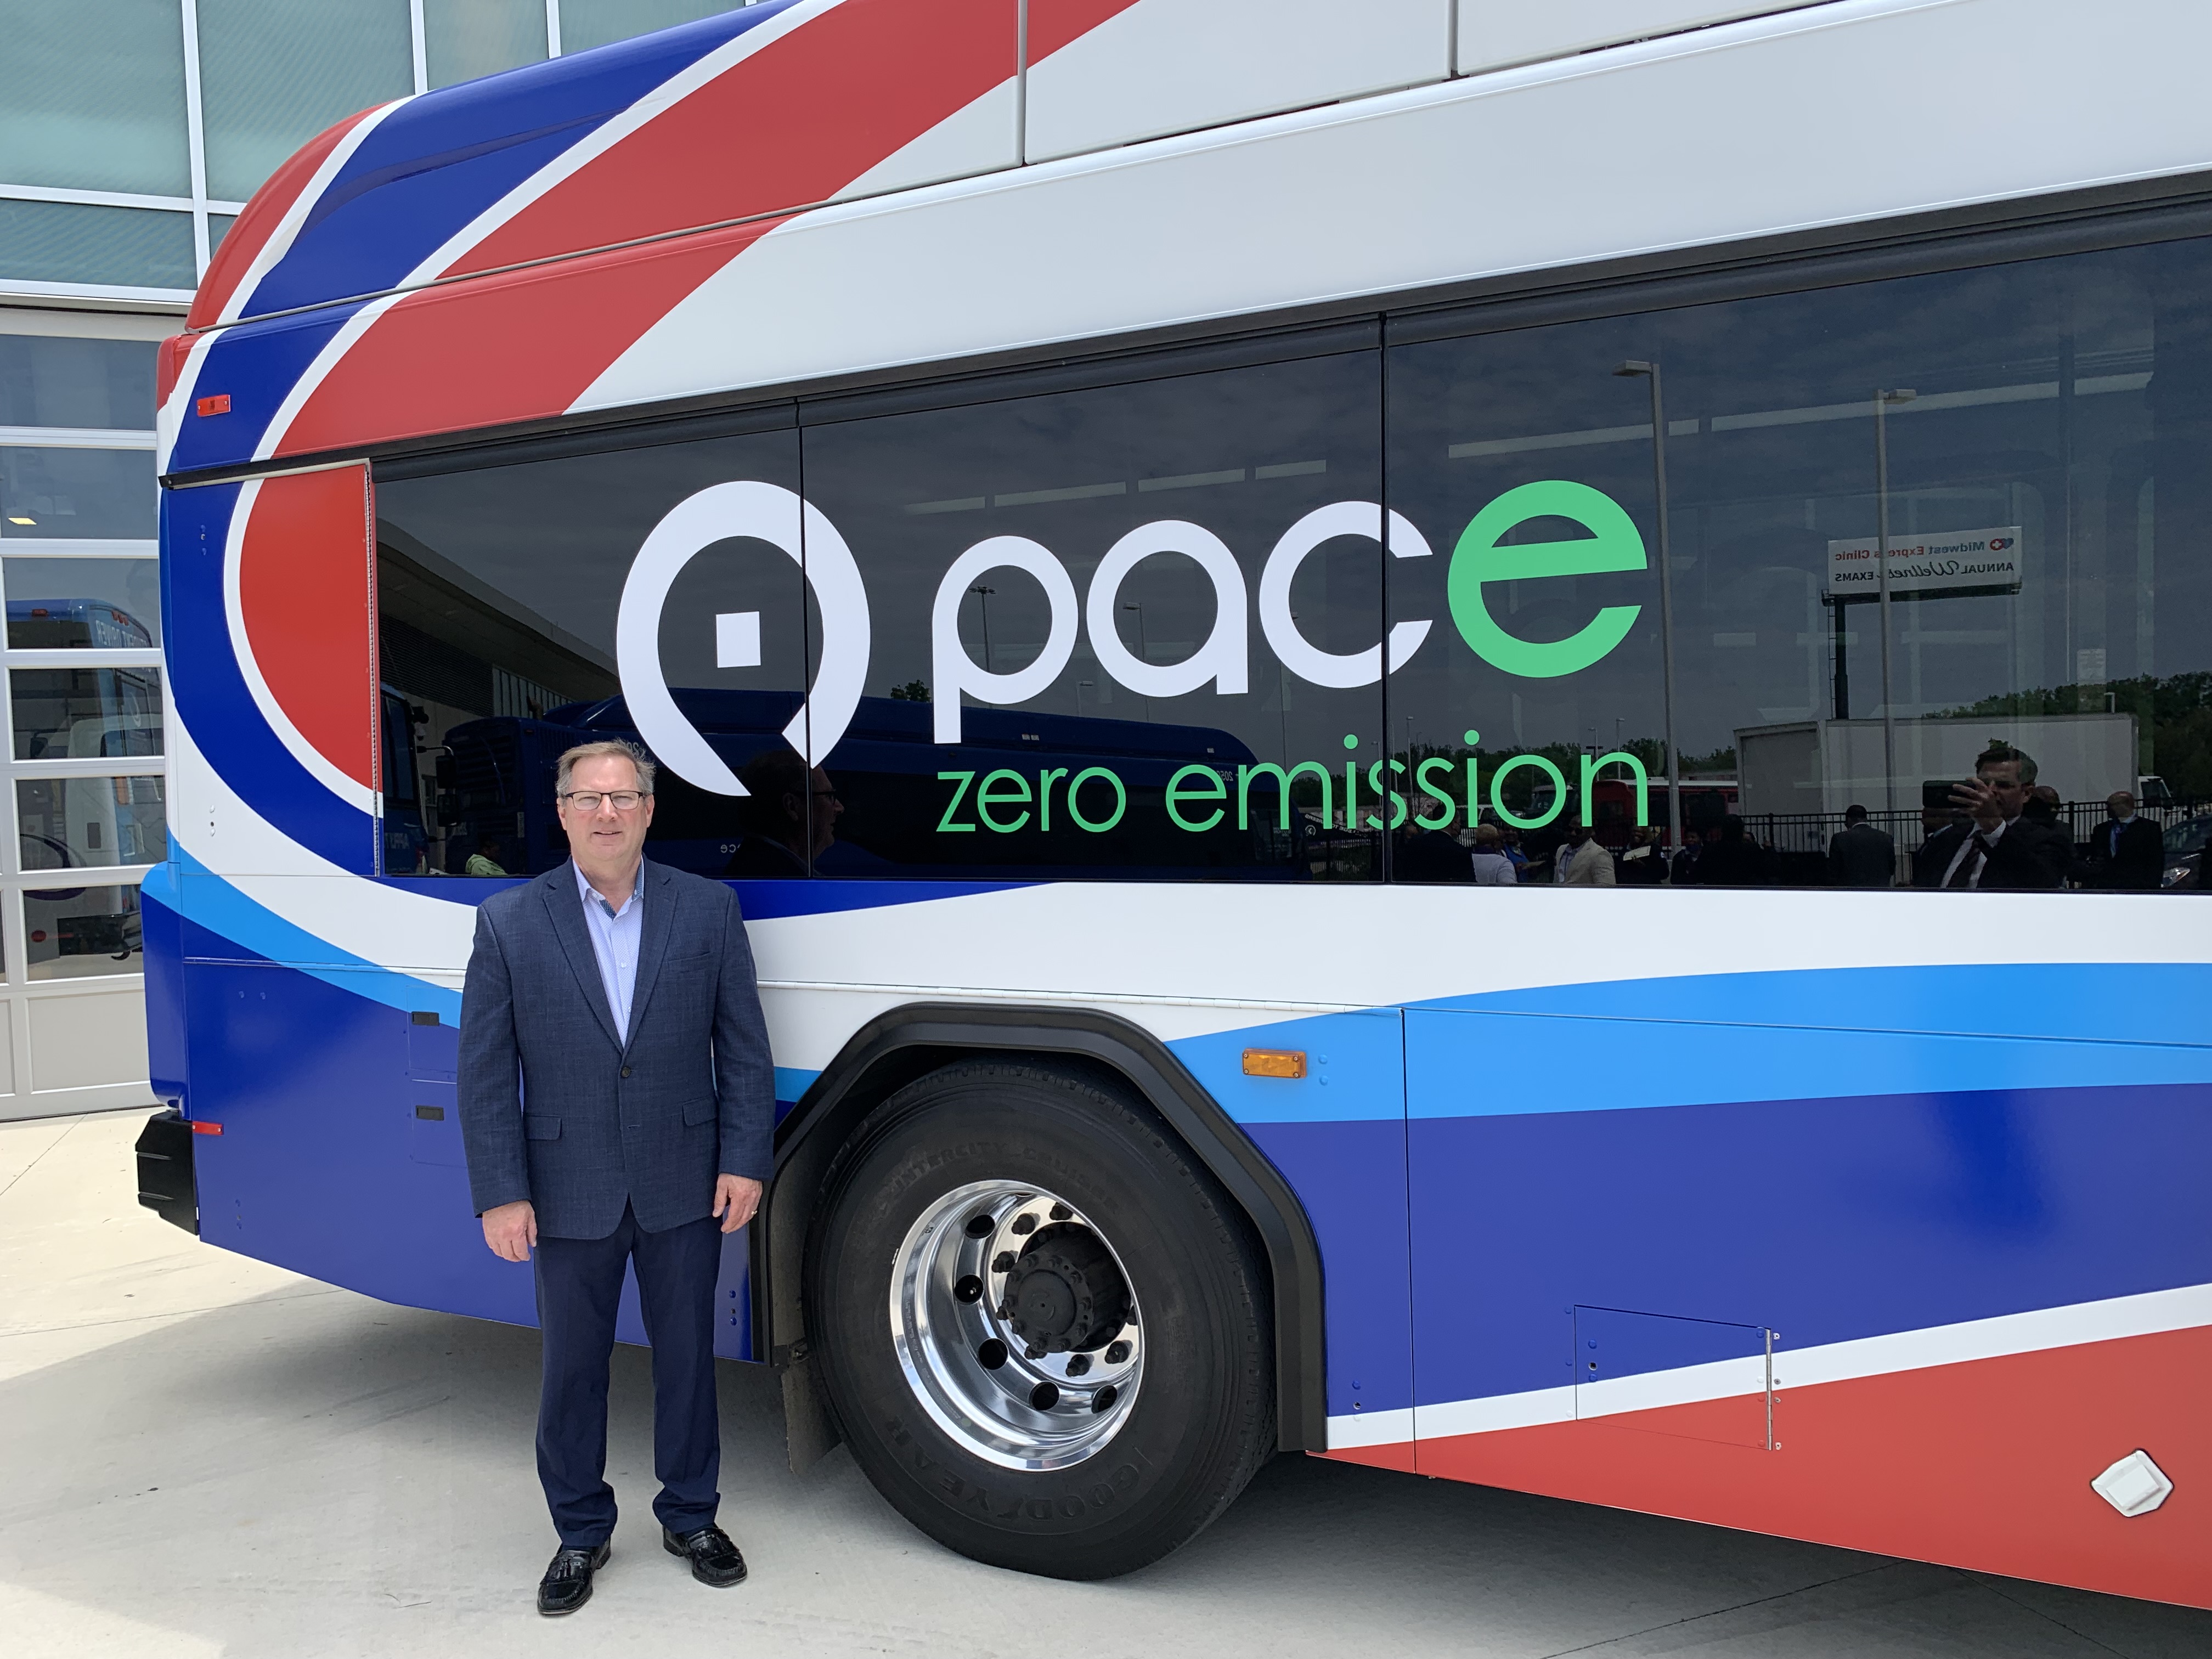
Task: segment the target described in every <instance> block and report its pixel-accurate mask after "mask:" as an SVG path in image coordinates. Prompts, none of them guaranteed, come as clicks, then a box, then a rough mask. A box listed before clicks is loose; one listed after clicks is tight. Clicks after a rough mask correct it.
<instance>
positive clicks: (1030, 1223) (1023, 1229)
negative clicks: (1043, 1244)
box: [1014, 1215, 1036, 1233]
mask: <svg viewBox="0 0 2212 1659" xmlns="http://www.w3.org/2000/svg"><path fill="white" fill-rule="evenodd" d="M1014 1231H1015V1232H1017V1233H1033V1232H1035V1231H1036V1217H1035V1216H1033V1215H1024V1216H1016V1217H1015V1218H1014Z"/></svg>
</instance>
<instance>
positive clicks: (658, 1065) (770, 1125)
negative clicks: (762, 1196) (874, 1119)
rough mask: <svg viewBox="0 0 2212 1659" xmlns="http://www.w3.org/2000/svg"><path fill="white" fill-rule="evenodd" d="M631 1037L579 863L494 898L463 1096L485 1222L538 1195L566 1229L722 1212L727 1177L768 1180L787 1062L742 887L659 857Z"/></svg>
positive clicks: (474, 985)
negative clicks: (774, 1028)
mask: <svg viewBox="0 0 2212 1659" xmlns="http://www.w3.org/2000/svg"><path fill="white" fill-rule="evenodd" d="M638 880H639V882H640V883H641V884H642V888H643V893H644V901H643V902H644V905H645V915H644V918H643V920H644V927H643V928H642V930H641V934H640V937H639V941H638V961H637V988H636V991H635V994H633V995H632V996H631V998H630V1037H629V1042H628V1043H627V1044H625V1043H624V1042H623V1041H622V1039H621V1037H620V1036H619V1035H618V1034H617V1031H616V1030H615V1024H614V1016H613V1014H612V1012H611V1011H610V1010H609V1009H608V1007H607V998H606V992H605V989H604V987H602V985H601V983H600V980H599V959H598V957H595V956H594V955H593V954H592V939H591V933H590V930H589V927H588V926H587V924H586V922H585V920H584V903H583V897H582V895H581V894H580V893H579V892H578V891H577V890H576V872H575V867H574V866H573V865H570V864H565V863H564V864H562V866H560V867H559V868H558V869H556V870H551V871H549V872H546V873H545V874H544V875H542V876H540V877H538V878H537V879H536V880H535V881H532V882H530V883H528V884H525V885H523V886H520V887H511V888H508V889H507V890H506V891H504V892H501V893H495V894H494V895H493V896H491V897H490V898H488V899H486V900H485V901H484V902H483V904H482V905H481V906H480V907H479V908H478V909H477V939H476V948H475V950H474V951H472V952H471V954H470V957H469V976H468V983H467V987H466V988H465V990H464V991H463V993H462V996H461V1060H460V1078H459V1082H460V1087H459V1106H460V1115H461V1139H462V1143H463V1145H464V1146H465V1148H466V1150H467V1153H468V1161H469V1191H470V1195H471V1198H472V1200H474V1202H475V1205H476V1209H477V1214H479V1215H481V1214H483V1212H485V1211H486V1210H489V1209H491V1208H493V1207H494V1206H496V1205H501V1204H511V1203H513V1202H515V1201H516V1200H520V1199H527V1200H530V1202H531V1204H532V1206H534V1207H535V1209H536V1211H537V1214H538V1231H539V1232H540V1233H541V1234H543V1235H544V1236H546V1237H552V1238H605V1237H606V1236H607V1235H608V1234H609V1233H611V1232H612V1231H614V1230H615V1228H616V1227H617V1225H620V1223H621V1221H622V1214H623V1205H624V1204H628V1205H629V1206H630V1208H631V1209H632V1211H633V1212H635V1215H636V1217H637V1224H638V1225H639V1226H641V1227H642V1228H644V1229H645V1230H646V1231H647V1232H660V1231H664V1230H665V1229H667V1228H670V1227H677V1226H681V1225H684V1223H685V1222H687V1221H696V1220H698V1219H700V1218H702V1216H706V1215H708V1214H709V1213H711V1212H712V1211H713V1208H714V1177H715V1176H716V1175H717V1174H718V1173H720V1174H724V1175H738V1176H751V1177H752V1178H753V1179H755V1180H757V1181H758V1180H765V1179H766V1178H767V1176H768V1174H769V1142H770V1138H771V1136H772V1135H773V1134H774V1133H775V1067H774V1066H773V1065H772V1064H771V1062H770V1060H769V1048H768V1029H767V1027H766V1025H765V1024H763V1021H762V1019H761V1010H760V992H759V988H758V987H757V985H756V983H755V981H754V977H753V955H752V947H751V945H750V944H749V943H748V942H747V940H746V938H745V923H744V916H743V915H740V914H739V913H738V896H737V895H736V894H735V893H734V892H732V890H730V889H729V888H727V887H726V886H724V885H723V884H721V883H720V882H714V881H708V880H705V879H704V878H701V877H698V876H695V875H691V874H690V873H688V872H684V871H682V870H672V869H671V868H669V867H668V866H666V865H663V864H654V863H652V862H651V861H649V860H648V861H647V862H646V863H645V864H644V865H642V866H641V868H640V870H639V872H638Z"/></svg>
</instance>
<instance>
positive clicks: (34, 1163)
mask: <svg viewBox="0 0 2212 1659" xmlns="http://www.w3.org/2000/svg"><path fill="white" fill-rule="evenodd" d="M83 1121H84V1115H83V1114H82V1112H80V1113H79V1114H78V1115H76V1116H75V1117H73V1118H71V1119H70V1121H69V1127H66V1128H64V1130H63V1131H62V1132H61V1133H59V1134H58V1135H56V1136H55V1137H54V1138H53V1140H52V1143H51V1144H50V1145H49V1146H47V1147H46V1151H45V1152H40V1154H39V1155H38V1156H37V1157H36V1158H33V1159H32V1160H31V1161H30V1162H29V1163H28V1164H25V1165H24V1166H23V1167H22V1168H21V1169H20V1170H17V1171H16V1172H15V1174H14V1175H12V1176H9V1178H8V1184H7V1185H6V1186H4V1187H0V1198H5V1197H7V1196H8V1194H10V1193H12V1192H14V1191H15V1183H16V1182H19V1181H21V1179H22V1178H23V1177H24V1176H27V1175H28V1174H30V1173H31V1171H32V1170H35V1169H37V1168H38V1167H39V1165H40V1164H44V1163H45V1162H46V1159H47V1158H48V1157H49V1156H50V1155H51V1154H52V1152H53V1150H54V1148H55V1147H56V1146H60V1145H61V1144H62V1142H64V1140H67V1139H69V1138H70V1136H71V1135H73V1134H75V1133H76V1130H77V1126H78V1125H79V1124H81V1123H82V1122H83Z"/></svg>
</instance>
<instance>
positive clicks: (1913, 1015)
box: [1417, 900, 2212, 1045]
mask: <svg viewBox="0 0 2212 1659" xmlns="http://www.w3.org/2000/svg"><path fill="white" fill-rule="evenodd" d="M2150 902H2158V901H2156V900H2152V901H2150ZM2184 902H2186V901H2184ZM2174 908H2175V910H2176V912H2177V915H2176V921H2177V922H2179V921H2181V920H2182V916H2181V915H2180V914H2179V906H2178V905H2177V906H2175V907H2174ZM2188 920H2189V921H2191V923H2192V924H2193V923H2194V921H2195V920H2196V918H2195V917H2194V916H2190V917H2189V918H2188ZM1993 944H1994V942H1993ZM1417 1006H1420V1007H1424V1008H1454V1009H1462V1010H1466V1011H1468V1012H1480V1013H1515V1014H1579V1015H1595V1016H1599V1017H1602V1018H1613V1019H1656V1020H1692V1021H1716V1022H1718V1023H1720V1024H1726V1025H1792V1026H1817V1027H1822V1028H1826V1029H1828V1030H1838V1029H1857V1030H1878V1031H1921V1032H1926V1033H1929V1034H1931V1035H1936V1034H1948V1035H1951V1036H2020V1037H2071V1038H2075V1039H2077V1040H2080V1041H2083V1042H2155V1043H2185V1044H2191V1045H2203V1044H2212V1024H2208V1023H2207V1021H2206V1019H2205V1018H2204V1012H2205V1010H2206V1009H2207V1008H2208V1007H2212V963H2136V962H1990V963H1963V964H1960V965H1957V966H1953V967H1944V968H1810V969H1784V970H1778V971H1773V972H1767V973H1746V974H1687V975H1677V976H1674V977H1671V978H1656V979H1618V980H1601V981H1595V982H1594V983H1590V984H1584V985H1547V986H1540V987H1534V988H1533V989H1529V990H1525V991H1491V992H1486V993H1483V994H1480V995H1475V996H1464V997H1439V998H1436V999H1434V1000H1427V1001H1424V1002H1422V1003H1420V1004H1419V1005H1417Z"/></svg>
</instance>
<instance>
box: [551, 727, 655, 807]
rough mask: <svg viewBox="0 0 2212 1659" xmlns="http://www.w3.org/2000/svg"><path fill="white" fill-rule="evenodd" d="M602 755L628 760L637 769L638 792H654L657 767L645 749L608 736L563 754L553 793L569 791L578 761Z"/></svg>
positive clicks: (560, 793)
mask: <svg viewBox="0 0 2212 1659" xmlns="http://www.w3.org/2000/svg"><path fill="white" fill-rule="evenodd" d="M601 756H610V757H615V758H617V759H620V760H626V761H628V762H629V763H630V764H631V765H632V766H633V767H635V768H636V769H637V791H638V793H640V794H641V795H649V794H651V793H653V773H654V771H655V770H656V768H655V767H654V766H653V763H652V762H651V761H649V760H647V758H646V755H645V750H642V749H641V748H639V747H638V746H637V745H636V744H634V743H624V742H623V740H622V739H621V738H606V739H605V740H603V741H601V742H599V743H580V744H577V745H576V746H575V747H574V749H571V750H569V751H568V753H567V754H565V755H563V756H562V757H561V769H560V771H559V772H558V773H556V774H555V775H554V779H553V793H555V794H556V795H565V794H567V793H568V783H569V775H570V774H571V773H573V772H574V771H575V769H576V763H577V762H579V761H587V760H598V759H599V757H601Z"/></svg>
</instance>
